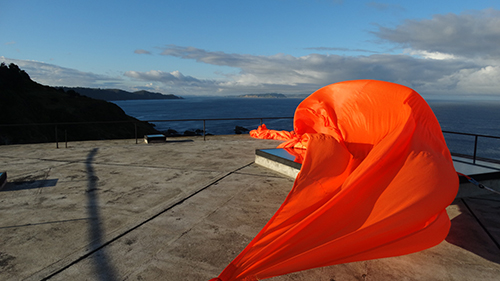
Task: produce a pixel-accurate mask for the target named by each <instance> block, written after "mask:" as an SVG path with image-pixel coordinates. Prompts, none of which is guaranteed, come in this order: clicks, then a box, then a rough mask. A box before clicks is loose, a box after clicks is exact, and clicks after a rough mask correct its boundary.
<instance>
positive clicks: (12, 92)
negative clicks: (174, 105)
mask: <svg viewBox="0 0 500 281" xmlns="http://www.w3.org/2000/svg"><path fill="white" fill-rule="evenodd" d="M110 121H119V122H123V123H113V124H105V123H100V124H79V125H59V126H57V135H58V140H59V141H63V140H64V139H65V135H67V138H68V140H69V141H72V140H93V139H117V138H134V137H135V128H134V124H133V123H125V122H138V123H137V124H138V125H137V129H138V136H142V135H144V134H152V133H158V132H157V131H156V130H155V129H154V127H153V125H152V124H149V123H147V122H140V121H139V120H137V119H135V118H133V117H130V116H128V115H126V114H125V112H124V111H123V110H122V109H121V108H120V107H119V106H117V105H115V104H113V103H111V102H107V101H103V100H97V99H92V98H89V97H86V96H82V95H80V94H78V93H76V92H74V91H71V90H70V91H68V92H65V91H64V90H63V89H56V88H53V87H49V86H44V85H41V84H38V83H36V82H34V81H33V80H31V78H30V77H29V75H28V74H27V73H26V72H25V71H23V70H21V69H20V68H19V67H18V66H17V65H15V64H10V65H9V66H7V65H5V64H3V63H2V64H1V65H0V144H13V143H36V142H53V141H55V134H56V129H55V126H54V125H43V126H41V125H37V126H35V125H30V126H22V127H20V126H1V125H2V124H41V123H42V124H43V123H63V122H66V123H67V122H110Z"/></svg>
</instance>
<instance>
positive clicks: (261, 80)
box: [0, 3, 500, 95]
mask: <svg viewBox="0 0 500 281" xmlns="http://www.w3.org/2000/svg"><path fill="white" fill-rule="evenodd" d="M372 6H373V7H375V8H390V7H385V6H383V5H381V4H377V3H372ZM393 8H394V7H393ZM374 34H375V35H376V36H378V37H379V38H381V39H384V40H386V41H388V42H389V43H391V44H394V45H398V46H403V47H405V48H406V49H405V50H404V51H403V53H401V54H395V55H394V54H378V53H372V52H369V51H367V50H360V49H344V48H337V47H316V48H308V49H310V50H321V51H325V50H337V51H339V50H340V51H343V50H344V51H359V52H364V53H367V54H369V55H365V56H339V55H325V54H316V53H311V54H308V55H305V56H292V55H289V54H275V55H269V56H263V55H250V54H238V53H226V52H223V51H208V50H204V49H201V48H196V47H183V46H177V45H168V46H166V47H164V48H163V50H162V52H161V55H163V56H168V57H175V58H178V59H181V60H194V61H196V62H199V63H203V64H208V65H215V66H224V67H229V68H232V69H234V70H235V71H231V72H230V73H217V74H218V75H220V79H217V80H215V79H212V80H210V79H202V78H197V77H193V76H190V75H188V73H186V74H183V73H181V72H180V71H177V70H175V69H168V71H167V70H149V71H134V70H133V69H129V71H126V72H124V77H123V78H116V77H108V76H105V75H99V74H94V73H89V72H81V71H78V70H75V69H69V68H64V67H59V66H56V65H53V64H47V63H41V62H34V61H23V60H8V59H5V58H3V57H0V58H1V59H2V60H4V61H5V60H8V63H9V62H13V63H16V64H17V65H19V66H20V67H21V68H22V69H25V70H26V71H27V72H28V73H29V74H30V75H31V76H32V77H33V78H35V79H34V80H36V81H37V82H40V83H43V84H48V85H66V86H85V87H98V86H101V85H103V84H104V83H110V85H113V84H114V85H124V84H127V85H128V86H130V87H132V88H147V89H155V91H159V92H162V93H173V94H177V95H190V94H220V95H228V94H241V93H247V92H250V93H259V92H281V93H310V92H312V91H314V90H316V89H318V88H320V87H322V86H325V85H327V84H331V83H335V82H339V81H345V80H353V79H378V80H384V81H390V82H395V83H399V84H403V85H406V86H409V87H411V88H413V89H415V90H417V91H418V92H420V93H422V94H432V93H439V94H446V93H448V94H476V93H477V94H497V95H498V94H500V91H499V90H498V89H500V48H498V46H500V12H499V11H496V10H491V9H490V10H483V11H477V12H468V13H464V14H460V15H455V14H446V15H435V16H433V17H432V18H431V19H423V20H408V21H405V22H403V23H402V24H401V25H398V26H396V27H379V30H378V31H377V32H374ZM135 53H137V54H148V53H149V51H146V50H142V49H138V50H136V51H135ZM159 59H161V58H159ZM165 67H166V68H167V67H169V66H168V65H166V66H165ZM224 69H227V68H224ZM130 87H129V88H130Z"/></svg>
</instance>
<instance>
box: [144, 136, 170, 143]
mask: <svg viewBox="0 0 500 281" xmlns="http://www.w3.org/2000/svg"><path fill="white" fill-rule="evenodd" d="M166 141H167V137H166V136H165V135H162V134H158V135H145V136H144V142H145V143H156V142H166Z"/></svg>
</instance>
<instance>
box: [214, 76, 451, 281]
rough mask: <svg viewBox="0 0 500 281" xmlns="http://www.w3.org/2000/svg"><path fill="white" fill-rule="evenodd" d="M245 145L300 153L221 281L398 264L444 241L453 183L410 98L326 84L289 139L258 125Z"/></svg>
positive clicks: (428, 115) (439, 139)
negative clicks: (392, 260)
mask: <svg viewBox="0 0 500 281" xmlns="http://www.w3.org/2000/svg"><path fill="white" fill-rule="evenodd" d="M250 135H251V136H252V137H256V138H265V139H278V140H283V141H285V142H284V143H282V144H281V145H280V147H285V148H288V149H300V150H301V151H305V153H300V155H301V157H303V160H302V168H301V171H300V172H299V174H298V176H297V178H296V179H295V182H294V185H293V187H292V190H291V191H290V193H289V194H288V196H287V198H286V199H285V201H284V202H283V203H282V205H281V207H280V208H279V209H278V210H277V212H276V213H275V214H274V215H273V217H272V218H271V219H270V220H269V222H268V223H267V224H266V225H265V226H264V227H263V229H262V230H261V231H260V232H259V233H258V234H257V236H256V237H255V238H254V239H253V240H252V241H251V242H250V244H249V245H248V246H247V247H246V248H245V249H244V250H243V251H242V252H241V253H240V254H239V255H238V256H237V257H236V258H235V259H234V260H233V261H232V262H231V263H230V264H229V265H228V266H227V267H226V269H224V270H223V272H222V273H221V274H220V275H219V278H220V280H221V281H232V280H260V279H265V278H269V277H272V276H277V275H282V274H287V273H291V272H295V271H301V270H306V269H310V268H315V267H320V266H328V265H334V264H340V263H347V262H354V261H361V260H369V259H376V258H384V257H391V256H398V255H404V254H409V253H413V252H416V251H420V250H423V249H427V248H429V247H432V246H435V245H437V244H439V243H440V242H441V241H442V240H443V239H444V238H445V237H446V235H447V233H448V230H449V227H450V221H449V218H448V216H447V214H446V211H445V208H446V207H447V206H448V205H449V204H450V203H451V202H452V201H453V199H454V198H455V195H456V193H457V191H458V177H457V175H456V172H455V170H454V167H453V162H452V159H451V155H450V153H449V151H448V148H447V147H446V143H445V140H444V137H443V135H442V132H441V128H440V126H439V123H438V121H437V119H436V118H435V116H434V114H433V112H432V110H431V109H430V107H429V106H428V105H427V103H426V102H425V101H424V100H423V99H422V98H421V97H420V95H418V94H417V93H416V92H415V91H413V90H412V89H410V88H407V87H405V86H401V85H398V84H394V83H389V82H382V81H375V80H356V81H346V82H341V83H336V84H332V85H329V86H326V87H324V88H321V89H319V90H318V91H316V92H315V93H313V94H312V95H310V96H309V97H308V98H306V99H305V100H304V101H303V102H302V103H301V104H300V105H299V106H298V107H297V109H296V112H295V116H294V131H292V132H286V131H274V130H268V129H267V128H266V127H265V125H262V126H261V127H259V128H258V129H257V130H254V131H252V132H250ZM304 149H305V150H304ZM298 155H299V154H298ZM301 159H302V158H301Z"/></svg>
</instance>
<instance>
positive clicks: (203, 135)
mask: <svg viewBox="0 0 500 281" xmlns="http://www.w3.org/2000/svg"><path fill="white" fill-rule="evenodd" d="M203 140H204V141H205V140H206V139H205V119H203Z"/></svg>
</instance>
